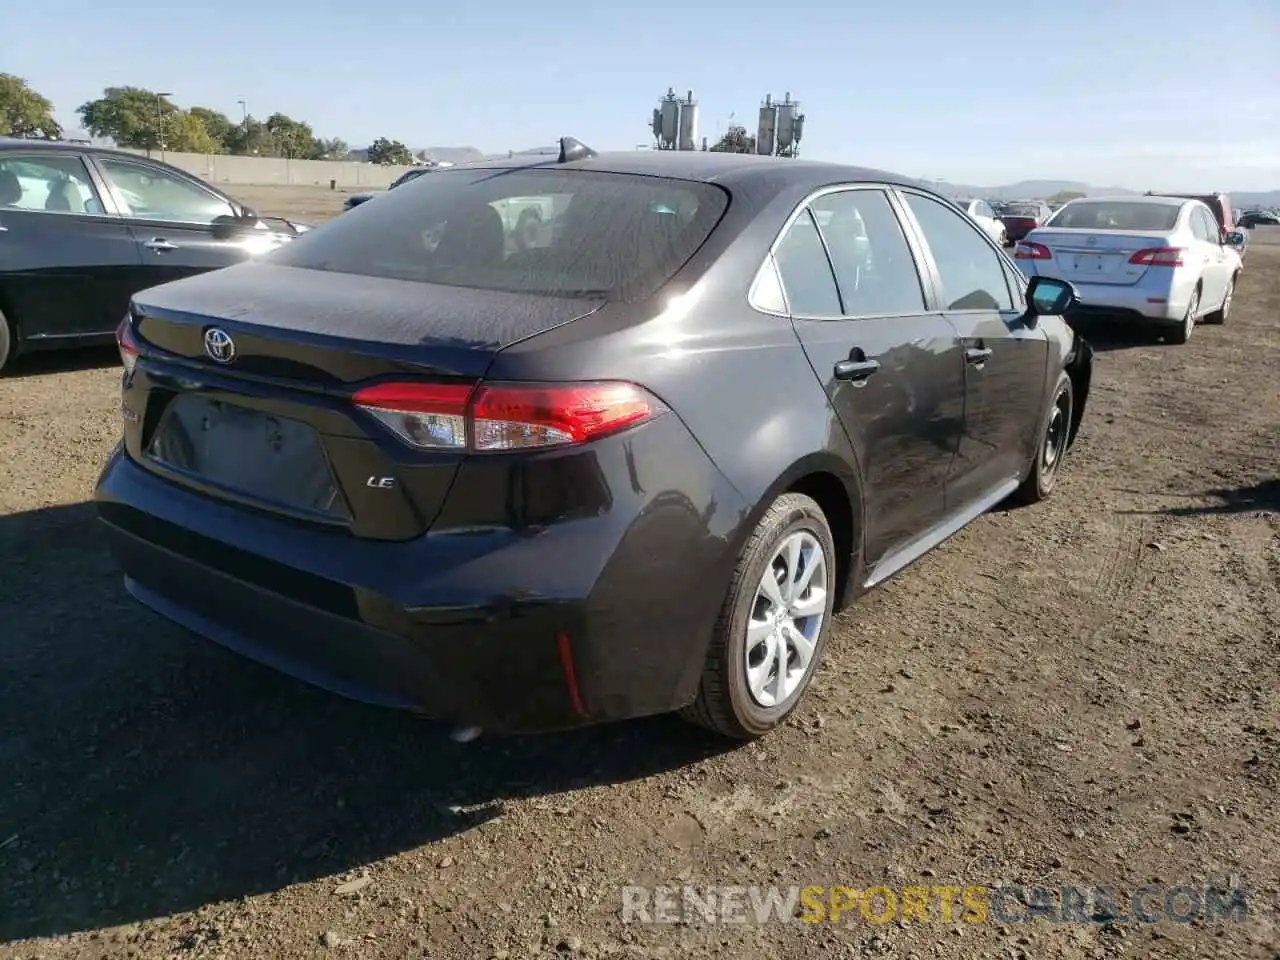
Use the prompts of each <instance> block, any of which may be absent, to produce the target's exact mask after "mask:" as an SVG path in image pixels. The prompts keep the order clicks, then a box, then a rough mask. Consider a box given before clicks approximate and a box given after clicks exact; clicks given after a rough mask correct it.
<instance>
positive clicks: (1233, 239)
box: [1226, 230, 1244, 247]
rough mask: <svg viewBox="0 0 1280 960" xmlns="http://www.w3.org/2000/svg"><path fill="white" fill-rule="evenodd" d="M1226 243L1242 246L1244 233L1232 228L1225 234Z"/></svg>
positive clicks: (1230, 245) (1232, 245) (1231, 245)
mask: <svg viewBox="0 0 1280 960" xmlns="http://www.w3.org/2000/svg"><path fill="white" fill-rule="evenodd" d="M1226 244H1227V246H1229V247H1241V246H1244V234H1243V233H1241V232H1240V231H1239V230H1233V231H1231V232H1230V233H1228V234H1227V239H1226Z"/></svg>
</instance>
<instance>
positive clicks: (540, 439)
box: [353, 383, 667, 452]
mask: <svg viewBox="0 0 1280 960" xmlns="http://www.w3.org/2000/svg"><path fill="white" fill-rule="evenodd" d="M353 400H354V401H355V403H356V405H357V406H359V407H361V408H363V409H365V410H367V411H368V412H369V413H370V414H372V415H373V416H374V417H376V418H377V419H378V421H379V422H381V423H382V424H383V425H384V426H385V427H387V428H388V429H389V430H391V432H392V433H394V434H395V435H396V436H397V437H399V438H400V439H401V440H402V441H404V442H405V443H407V444H408V445H409V446H411V447H414V448H415V449H418V450H455V451H467V450H469V451H473V452H485V451H500V450H529V449H544V448H547V447H556V446H564V445H568V444H578V443H586V442H588V441H590V440H594V439H596V438H597V437H601V436H604V435H605V434H609V433H614V432H616V431H618V430H623V429H625V428H626V427H630V426H634V425H635V424H638V423H643V422H644V421H646V420H652V419H653V418H654V417H657V416H659V415H661V414H663V413H665V412H666V410H667V408H666V407H665V406H664V405H663V403H662V402H661V401H660V400H658V399H657V398H656V397H654V396H653V395H651V394H650V393H648V392H647V391H645V390H644V389H642V388H640V387H637V386H636V385H635V384H632V383H482V384H480V385H478V386H475V387H472V386H471V385H470V384H431V383H384V384H378V385H377V386H373V387H367V388H365V389H363V390H360V391H358V392H357V393H356V395H355V396H354V398H353Z"/></svg>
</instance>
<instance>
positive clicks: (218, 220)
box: [212, 210, 258, 240]
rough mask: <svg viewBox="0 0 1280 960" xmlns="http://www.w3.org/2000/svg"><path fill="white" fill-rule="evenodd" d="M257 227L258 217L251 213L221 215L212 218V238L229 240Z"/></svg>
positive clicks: (246, 211)
mask: <svg viewBox="0 0 1280 960" xmlns="http://www.w3.org/2000/svg"><path fill="white" fill-rule="evenodd" d="M257 225H258V215H257V214H256V213H253V212H252V211H248V210H244V211H241V213H240V216H238V217H233V216H230V215H228V214H225V213H224V214H223V215H222V216H220V217H214V218H213V224H212V226H213V236H214V239H215V240H230V239H231V238H232V237H235V236H238V235H239V234H241V233H245V232H246V231H249V230H252V229H253V228H254V227H256V226H257Z"/></svg>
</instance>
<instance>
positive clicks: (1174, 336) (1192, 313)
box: [1164, 287, 1200, 344]
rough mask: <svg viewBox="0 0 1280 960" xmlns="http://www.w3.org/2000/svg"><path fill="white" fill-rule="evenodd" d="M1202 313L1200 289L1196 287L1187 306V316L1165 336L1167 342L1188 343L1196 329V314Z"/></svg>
mask: <svg viewBox="0 0 1280 960" xmlns="http://www.w3.org/2000/svg"><path fill="white" fill-rule="evenodd" d="M1199 312H1200V288H1199V287H1196V288H1195V290H1193V291H1191V302H1190V303H1188V304H1187V313H1186V316H1184V317H1183V318H1182V323H1180V324H1178V326H1176V327H1171V328H1170V329H1169V331H1168V333H1166V334H1165V337H1164V338H1165V340H1166V341H1168V342H1169V343H1175V344H1179V343H1186V342H1187V341H1188V340H1190V339H1191V334H1192V332H1193V331H1194V330H1195V328H1196V314H1197V313H1199Z"/></svg>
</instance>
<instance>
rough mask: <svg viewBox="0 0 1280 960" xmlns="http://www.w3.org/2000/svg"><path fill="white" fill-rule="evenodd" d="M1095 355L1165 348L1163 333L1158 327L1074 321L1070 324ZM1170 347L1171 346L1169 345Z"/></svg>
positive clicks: (1097, 321) (1101, 321) (1124, 323)
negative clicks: (1136, 349) (1145, 348)
mask: <svg viewBox="0 0 1280 960" xmlns="http://www.w3.org/2000/svg"><path fill="white" fill-rule="evenodd" d="M1071 326H1072V328H1073V329H1075V330H1076V331H1077V332H1078V333H1079V334H1080V335H1081V336H1082V337H1084V338H1085V339H1086V340H1088V341H1089V344H1090V345H1091V346H1092V347H1093V349H1094V350H1095V351H1096V352H1097V353H1111V352H1112V351H1115V350H1132V349H1133V348H1134V347H1163V346H1166V344H1165V342H1164V340H1163V339H1162V338H1163V332H1162V331H1161V330H1160V328H1158V327H1154V326H1144V325H1142V324H1135V323H1127V322H1123V321H1121V322H1115V323H1107V322H1106V321H1105V320H1097V319H1089V320H1075V321H1073V322H1072V324H1071ZM1170 346H1171V345H1170Z"/></svg>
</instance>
